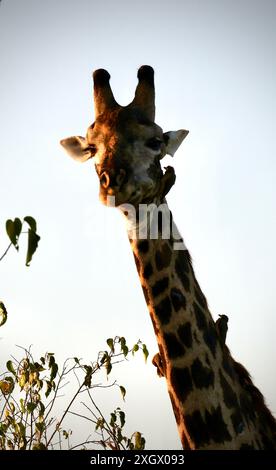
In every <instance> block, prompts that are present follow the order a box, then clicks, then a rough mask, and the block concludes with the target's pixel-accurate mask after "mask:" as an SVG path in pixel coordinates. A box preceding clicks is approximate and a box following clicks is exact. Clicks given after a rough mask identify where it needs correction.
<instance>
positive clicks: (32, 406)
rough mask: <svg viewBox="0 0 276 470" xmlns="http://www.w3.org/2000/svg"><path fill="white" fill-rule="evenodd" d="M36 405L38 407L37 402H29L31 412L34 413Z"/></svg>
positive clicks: (28, 407)
mask: <svg viewBox="0 0 276 470" xmlns="http://www.w3.org/2000/svg"><path fill="white" fill-rule="evenodd" d="M36 407H37V403H33V402H31V401H30V402H29V403H27V411H28V412H29V413H32V412H33V411H34V410H35V409H36Z"/></svg>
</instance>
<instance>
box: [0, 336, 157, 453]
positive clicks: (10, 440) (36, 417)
mask: <svg viewBox="0 0 276 470" xmlns="http://www.w3.org/2000/svg"><path fill="white" fill-rule="evenodd" d="M107 346H108V348H107V350H105V351H100V352H99V354H98V357H97V360H96V361H94V362H92V363H91V364H84V363H83V362H82V360H81V359H79V358H77V357H75V358H71V359H67V360H66V361H65V362H64V364H63V366H62V367H61V368H60V367H59V366H58V364H57V362H56V359H55V355H54V354H53V353H49V352H48V353H46V354H45V355H44V356H42V357H40V359H39V360H35V359H34V358H33V355H32V353H31V351H30V350H26V349H24V357H23V358H22V359H21V360H17V359H15V358H13V360H9V361H8V362H7V364H6V366H7V371H6V372H5V373H4V374H2V375H1V376H0V450H3V449H12V450H18V449H20V450H25V449H32V450H39V449H57V448H59V449H61V448H64V446H66V448H68V449H73V448H74V449H76V448H88V446H91V445H93V446H100V447H101V448H104V449H112V450H114V449H116V450H125V449H135V450H136V449H137V450H138V449H144V447H145V439H144V438H143V436H142V434H141V433H140V432H138V431H137V432H134V433H133V434H132V435H131V436H129V437H128V436H126V435H125V434H124V426H125V413H124V411H122V410H121V408H120V407H117V408H116V409H115V410H114V411H113V412H112V413H111V414H110V417H109V419H107V418H106V417H105V416H104V415H103V413H102V411H101V410H100V408H99V407H98V405H97V404H96V402H95V398H94V396H93V392H94V391H95V389H97V388H110V387H117V388H118V390H119V391H120V394H121V396H122V399H123V400H124V399H125V396H126V389H125V387H124V386H122V385H119V384H117V382H116V381H114V382H113V383H112V384H105V385H103V384H102V383H96V377H98V374H99V373H100V371H102V370H105V376H106V378H108V376H109V374H110V372H111V371H112V368H113V366H114V364H116V363H118V362H121V361H124V360H126V359H127V358H128V357H130V356H131V355H133V354H135V353H136V352H137V351H142V352H143V354H144V357H145V359H146V358H147V355H148V352H147V348H146V346H145V345H144V344H142V343H141V342H140V341H138V342H137V343H136V344H135V345H134V346H133V347H132V348H129V347H128V346H127V344H126V340H125V338H123V337H118V336H117V337H115V338H114V339H112V338H109V339H108V340H107ZM72 375H74V377H75V379H76V380H77V386H76V389H75V390H74V393H73V395H72V396H71V398H70V399H69V400H68V403H67V406H66V408H65V411H63V412H62V413H61V415H60V416H59V417H56V416H55V414H54V410H53V409H54V406H55V405H56V402H57V400H58V398H59V395H60V391H61V390H62V389H63V388H64V387H65V386H66V385H68V382H69V377H71V376H72ZM80 396H82V397H83V396H85V397H86V400H85V398H84V399H82V401H81V402H80V401H79V399H80ZM79 403H81V404H82V406H83V408H84V410H85V414H80V413H77V412H74V411H73V410H72V408H73V405H76V404H79ZM69 414H72V415H75V416H77V417H78V419H80V420H83V419H85V420H88V421H89V422H90V423H91V432H93V437H91V436H89V437H88V438H87V439H86V440H85V442H81V443H79V444H77V445H76V444H74V445H72V444H71V442H70V440H71V435H72V431H71V430H66V429H65V428H64V427H63V423H64V420H65V418H66V417H67V416H68V415H69ZM90 448H91V447H90Z"/></svg>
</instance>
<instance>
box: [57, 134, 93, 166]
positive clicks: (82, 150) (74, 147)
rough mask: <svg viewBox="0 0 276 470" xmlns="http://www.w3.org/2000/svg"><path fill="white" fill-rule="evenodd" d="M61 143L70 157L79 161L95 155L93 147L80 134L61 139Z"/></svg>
mask: <svg viewBox="0 0 276 470" xmlns="http://www.w3.org/2000/svg"><path fill="white" fill-rule="evenodd" d="M60 144H61V145H62V146H63V147H64V148H65V150H66V152H67V153H68V154H69V155H70V157H72V158H74V160H77V161H78V162H81V163H82V162H86V160H88V159H89V158H92V157H93V152H92V149H91V147H89V145H88V142H87V140H86V139H85V138H84V137H81V136H79V135H77V136H74V137H67V139H63V140H61V141H60Z"/></svg>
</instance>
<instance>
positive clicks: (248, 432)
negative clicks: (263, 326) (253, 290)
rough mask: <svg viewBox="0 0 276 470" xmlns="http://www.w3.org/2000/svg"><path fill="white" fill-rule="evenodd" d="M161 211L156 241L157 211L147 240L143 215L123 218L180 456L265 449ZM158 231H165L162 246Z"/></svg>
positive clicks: (173, 232)
mask: <svg viewBox="0 0 276 470" xmlns="http://www.w3.org/2000/svg"><path fill="white" fill-rule="evenodd" d="M162 205H163V207H164V208H166V210H167V212H166V210H165V212H166V214H167V215H165V224H164V223H163V234H162V230H161V228H162V221H161V219H162V218H161V217H160V216H159V217H157V212H158V209H156V213H155V215H154V211H153V214H151V215H153V217H152V218H153V219H154V218H155V226H154V227H153V229H152V232H153V233H150V229H149V225H147V222H148V221H149V217H147V215H145V213H144V215H142V218H141V214H140V219H139V223H137V219H138V217H137V216H138V214H137V212H136V216H135V214H133V213H132V214H130V212H129V211H127V214H126V213H125V215H127V220H128V233H129V239H130V243H131V247H132V250H133V253H134V259H135V262H136V267H137V271H138V274H139V277H140V281H141V285H142V289H143V292H144V296H145V300H146V303H147V307H148V310H149V313H150V316H151V320H152V323H153V327H154V331H155V335H156V338H157V342H158V347H159V353H160V358H161V364H162V371H163V375H164V376H165V378H166V381H167V386H168V392H169V395H170V399H171V403H172V407H173V410H174V414H175V419H176V423H177V426H178V430H179V434H180V438H181V441H182V445H183V447H184V448H186V449H239V448H243V446H244V447H246V446H250V447H251V448H256V449H258V448H264V444H263V442H262V440H261V436H260V432H259V430H258V429H256V420H257V415H256V413H255V411H254V410H253V409H252V403H251V401H250V400H251V398H250V397H248V396H247V395H246V393H245V392H244V390H243V389H242V386H241V383H240V381H239V379H238V377H237V374H236V372H235V367H234V361H233V359H232V358H231V356H230V354H229V351H228V349H227V348H226V347H224V345H223V344H222V341H221V338H220V337H219V336H218V334H217V330H216V327H215V324H214V321H213V319H212V317H211V314H210V312H209V309H208V305H207V302H206V299H205V297H204V295H203V293H202V291H201V289H200V287H199V284H198V282H197V280H196V277H195V274H194V270H193V267H192V263H191V259H190V256H189V253H188V251H187V249H186V247H185V245H184V243H183V241H182V240H181V239H180V237H179V234H178V231H177V230H176V226H175V225H174V222H173V220H172V217H171V213H170V211H169V209H168V206H167V204H166V202H164V203H163V204H162ZM159 207H160V206H159ZM163 212H164V211H163ZM168 214H169V215H168ZM166 217H167V219H166ZM141 219H142V220H141ZM163 222H164V220H163ZM153 225H154V224H153ZM164 225H166V226H167V227H168V226H169V233H166V234H165V237H166V238H165V239H164ZM151 228H152V227H151ZM156 228H157V230H156ZM141 234H142V235H143V236H142V237H141ZM152 235H154V237H155V238H152ZM162 235H163V238H162ZM141 238H142V239H141Z"/></svg>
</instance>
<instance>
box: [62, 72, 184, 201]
mask: <svg viewBox="0 0 276 470" xmlns="http://www.w3.org/2000/svg"><path fill="white" fill-rule="evenodd" d="M93 79H94V104H95V122H94V123H93V124H92V125H91V126H90V127H89V128H88V130H87V134H86V137H85V138H84V137H80V136H74V137H69V138H67V139H64V140H62V141H61V144H62V145H63V147H65V149H66V150H67V152H68V153H69V155H70V156H71V157H73V158H75V159H76V160H78V161H81V162H84V161H86V160H88V159H90V158H93V160H94V163H95V168H96V172H97V174H98V177H99V181H100V199H101V201H102V202H103V203H104V204H108V196H114V198H115V205H116V206H118V205H120V204H123V203H130V204H133V205H134V206H137V205H138V204H139V203H142V202H144V203H145V202H152V201H153V200H154V198H155V197H157V196H165V194H166V193H167V192H168V191H169V189H170V188H171V186H172V185H173V183H174V181H175V176H174V171H173V169H172V168H171V167H167V170H166V172H165V173H164V174H163V171H162V168H161V164H160V160H161V159H162V158H163V157H164V156H165V155H166V154H170V155H172V156H173V154H174V153H175V151H176V150H177V148H178V147H179V145H180V144H181V142H182V141H183V139H184V138H185V137H186V135H187V134H188V131H185V130H179V131H173V132H166V133H163V131H162V129H161V127H159V126H158V125H157V124H155V122H154V116H155V104H154V71H153V69H152V68H151V67H149V66H147V65H144V66H142V67H141V68H140V69H139V71H138V85H137V88H136V92H135V97H134V99H133V101H132V102H131V103H130V104H129V105H128V106H120V105H119V104H118V103H117V102H116V101H115V99H114V96H113V93H112V90H111V87H110V84H109V79H110V75H109V73H108V72H107V71H106V70H103V69H99V70H96V71H95V72H94V74H93Z"/></svg>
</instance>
